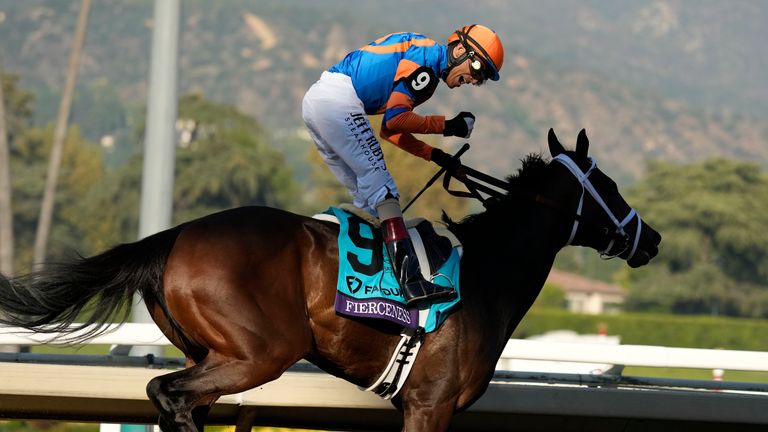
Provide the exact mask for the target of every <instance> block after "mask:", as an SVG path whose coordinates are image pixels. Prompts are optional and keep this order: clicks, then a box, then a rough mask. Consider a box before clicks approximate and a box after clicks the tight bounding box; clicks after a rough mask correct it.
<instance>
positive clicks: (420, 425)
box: [403, 399, 456, 432]
mask: <svg viewBox="0 0 768 432" xmlns="http://www.w3.org/2000/svg"><path fill="white" fill-rule="evenodd" d="M455 407H456V400H455V399H451V400H447V401H443V402H440V403H437V404H434V405H433V404H424V403H419V402H416V401H409V402H405V401H404V403H403V417H404V424H403V431H405V432H415V431H418V432H444V431H447V430H448V426H450V424H451V418H452V417H453V412H454V409H455Z"/></svg>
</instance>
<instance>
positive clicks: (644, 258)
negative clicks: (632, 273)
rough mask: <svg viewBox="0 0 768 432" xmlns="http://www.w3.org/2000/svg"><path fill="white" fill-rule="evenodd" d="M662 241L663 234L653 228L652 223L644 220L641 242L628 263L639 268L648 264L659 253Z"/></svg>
mask: <svg viewBox="0 0 768 432" xmlns="http://www.w3.org/2000/svg"><path fill="white" fill-rule="evenodd" d="M660 243H661V234H659V232H658V231H656V230H655V229H653V228H651V226H650V225H648V224H647V223H645V222H643V228H642V233H641V235H640V244H638V246H637V251H635V255H634V256H632V259H630V260H628V261H627V264H628V265H629V266H630V267H632V268H637V267H641V266H644V265H646V264H648V263H649V262H650V261H651V260H652V259H653V258H654V257H655V256H656V255H658V253H659V244H660Z"/></svg>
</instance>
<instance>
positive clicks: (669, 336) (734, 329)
mask: <svg viewBox="0 0 768 432" xmlns="http://www.w3.org/2000/svg"><path fill="white" fill-rule="evenodd" d="M600 327H604V328H605V329H606V331H607V333H608V334H609V335H617V336H620V337H621V343H622V344H629V345H661V346H669V347H690V348H721V349H733V350H751V351H768V320H756V319H742V318H723V317H709V316H682V315H657V314H630V313H623V314H618V315H584V314H575V313H571V312H567V311H563V310H550V309H536V308H534V309H532V310H531V311H530V312H529V313H528V315H526V316H525V318H523V321H522V322H521V323H520V325H519V326H518V328H517V330H515V333H514V334H513V337H516V338H525V337H528V336H532V335H537V334H542V333H545V332H548V331H551V330H560V329H568V330H573V331H575V332H577V333H581V334H589V333H591V334H595V333H597V332H598V329H599V328H600Z"/></svg>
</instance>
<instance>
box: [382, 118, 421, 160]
mask: <svg viewBox="0 0 768 432" xmlns="http://www.w3.org/2000/svg"><path fill="white" fill-rule="evenodd" d="M380 135H381V137H382V138H384V139H385V140H387V141H389V142H391V143H392V144H394V145H396V146H398V147H400V148H401V149H403V150H405V151H407V152H408V153H410V154H412V155H415V156H418V157H420V158H422V159H425V160H430V158H431V156H432V146H430V145H429V144H427V143H425V142H424V141H422V140H420V139H418V138H416V137H415V136H413V135H411V134H410V133H407V132H405V133H402V132H395V131H393V130H391V129H387V128H386V127H385V126H384V125H382V126H381V133H380Z"/></svg>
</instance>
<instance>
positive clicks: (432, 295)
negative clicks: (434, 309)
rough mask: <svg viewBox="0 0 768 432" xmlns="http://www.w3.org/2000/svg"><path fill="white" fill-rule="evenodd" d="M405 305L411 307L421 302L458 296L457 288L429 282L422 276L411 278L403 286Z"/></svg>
mask: <svg viewBox="0 0 768 432" xmlns="http://www.w3.org/2000/svg"><path fill="white" fill-rule="evenodd" d="M402 290H403V297H404V298H405V305H406V306H408V307H411V306H413V305H416V304H418V303H421V302H429V303H432V302H435V301H437V300H448V299H451V298H453V297H455V296H456V290H454V289H453V288H449V287H444V286H441V285H437V284H434V283H432V282H428V281H426V280H424V279H422V278H421V277H419V278H418V279H415V280H411V281H409V282H408V283H406V284H405V286H403V287H402Z"/></svg>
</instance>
